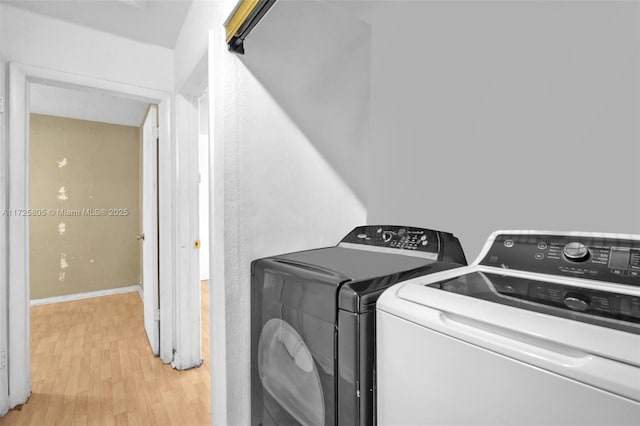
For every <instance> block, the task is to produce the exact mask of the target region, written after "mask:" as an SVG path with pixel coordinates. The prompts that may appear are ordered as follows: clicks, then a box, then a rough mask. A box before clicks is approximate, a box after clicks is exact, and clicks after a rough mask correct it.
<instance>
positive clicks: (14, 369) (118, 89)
mask: <svg viewBox="0 0 640 426" xmlns="http://www.w3.org/2000/svg"><path fill="white" fill-rule="evenodd" d="M8 77H9V78H8V80H9V126H8V127H9V137H8V149H9V153H8V161H7V162H3V163H0V176H3V175H4V174H5V171H6V169H7V168H8V173H6V175H7V176H8V185H7V187H6V190H8V209H28V208H29V190H30V189H29V167H30V165H29V85H30V83H32V82H35V83H44V84H51V85H57V86H62V87H72V88H73V87H76V88H77V87H81V88H84V89H87V88H88V89H89V90H93V91H97V92H101V93H109V94H115V95H118V96H121V97H125V98H129V99H136V100H140V101H144V102H148V103H155V104H158V112H159V120H160V123H159V124H160V130H159V134H160V144H159V147H158V148H159V153H158V157H159V180H158V186H159V200H158V201H159V206H158V210H159V232H160V241H159V244H160V250H159V251H160V253H159V259H160V292H161V294H165V295H169V296H168V297H161V299H160V324H161V326H160V357H161V359H162V361H163V362H165V363H169V362H171V361H172V360H173V346H174V345H173V343H174V304H173V301H174V299H173V297H171V295H172V294H174V293H173V290H174V285H175V268H174V265H173V259H175V243H174V241H175V222H176V220H175V219H176V214H175V189H176V184H175V182H176V173H177V167H176V164H175V158H176V155H175V153H176V149H175V141H174V138H173V137H172V136H173V135H172V133H171V132H172V126H171V119H172V111H173V102H172V101H173V99H172V96H171V94H170V93H167V92H163V91H159V90H154V89H147V88H143V87H137V86H130V85H127V84H122V83H117V82H113V81H107V80H101V79H95V78H91V77H86V76H80V75H75V74H70V73H65V72H60V71H55V70H50V69H46V68H40V67H35V66H32V65H25V64H20V63H16V62H12V63H10V64H9V75H8ZM4 192H5V188H0V195H5V194H3V193H4ZM0 258H3V259H7V265H8V266H9V268H8V277H7V278H8V281H7V287H8V293H9V295H8V298H7V299H6V302H7V304H8V314H9V318H8V360H7V361H8V380H9V404H10V408H14V407H15V406H17V405H19V404H24V403H25V402H26V401H27V399H28V398H29V396H30V394H31V361H30V351H29V345H30V332H29V328H30V327H29V309H30V306H29V305H30V300H29V221H28V217H26V216H12V217H9V218H8V244H7V246H6V247H3V246H2V245H0ZM0 278H1V277H0ZM0 303H1V302H0ZM0 311H2V309H0Z"/></svg>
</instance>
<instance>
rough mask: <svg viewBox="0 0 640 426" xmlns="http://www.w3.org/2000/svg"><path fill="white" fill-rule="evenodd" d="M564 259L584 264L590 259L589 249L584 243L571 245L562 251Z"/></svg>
mask: <svg viewBox="0 0 640 426" xmlns="http://www.w3.org/2000/svg"><path fill="white" fill-rule="evenodd" d="M562 252H563V253H564V257H566V258H567V260H570V261H572V262H583V261H585V260H587V259H588V258H589V249H588V248H587V246H585V245H584V244H582V243H577V242H573V243H569V244H567V245H565V246H564V249H563V250H562Z"/></svg>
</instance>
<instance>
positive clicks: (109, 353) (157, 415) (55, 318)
mask: <svg viewBox="0 0 640 426" xmlns="http://www.w3.org/2000/svg"><path fill="white" fill-rule="evenodd" d="M201 289H202V292H201V294H202V337H203V342H202V347H203V359H204V363H203V365H202V366H201V367H200V368H196V369H192V370H188V371H176V370H174V369H173V368H172V367H171V366H170V365H163V364H162V361H161V360H160V359H159V358H157V357H154V356H153V355H152V354H151V350H150V348H149V344H148V341H147V337H146V335H145V332H144V325H143V320H142V309H143V307H142V301H141V300H140V297H139V295H138V294H136V293H125V294H119V295H113V296H104V297H97V298H92V299H84V300H79V301H73V302H65V303H57V304H51V305H44V306H37V307H32V308H31V363H32V376H31V384H32V390H33V393H32V395H31V398H30V399H29V402H28V403H27V404H25V405H24V406H22V407H21V408H20V409H16V410H13V411H11V412H9V413H7V415H6V416H4V417H2V418H0V426H8V425H12V426H13V425H38V426H39V425H94V424H95V425H188V426H191V425H193V426H196V425H209V424H210V423H211V420H210V419H211V408H210V407H211V399H210V387H211V384H210V369H209V291H208V283H207V282H206V281H203V282H202V283H201Z"/></svg>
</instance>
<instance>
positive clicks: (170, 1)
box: [0, 0, 192, 49]
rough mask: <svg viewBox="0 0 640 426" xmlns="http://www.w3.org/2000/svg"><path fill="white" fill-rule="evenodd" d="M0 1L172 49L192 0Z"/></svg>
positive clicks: (0, 0) (0, 1)
mask: <svg viewBox="0 0 640 426" xmlns="http://www.w3.org/2000/svg"><path fill="white" fill-rule="evenodd" d="M0 3H5V4H10V5H12V6H16V7H20V8H23V9H27V10H30V11H32V12H35V13H38V14H41V15H46V16H50V17H52V18H56V19H61V20H64V21H68V22H73V23H76V24H79V25H83V26H86V27H90V28H94V29H97V30H101V31H105V32H108V33H111V34H115V35H119V36H122V37H126V38H129V39H132V40H136V41H140V42H143V43H149V44H155V45H158V46H163V47H167V48H170V49H173V47H174V46H175V44H176V40H177V39H178V34H179V33H180V29H181V28H182V24H183V22H184V18H185V16H186V14H187V11H188V10H189V7H190V6H191V3H192V0H0Z"/></svg>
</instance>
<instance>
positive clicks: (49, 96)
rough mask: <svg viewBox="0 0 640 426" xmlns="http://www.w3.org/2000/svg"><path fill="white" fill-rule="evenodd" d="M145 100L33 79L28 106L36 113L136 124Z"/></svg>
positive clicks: (144, 109)
mask: <svg viewBox="0 0 640 426" xmlns="http://www.w3.org/2000/svg"><path fill="white" fill-rule="evenodd" d="M148 105H149V104H148V103H146V102H141V101H135V100H133V99H125V98H122V97H116V96H110V95H108V94H105V93H97V92H95V93H94V92H88V91H86V90H79V89H71V88H64V87H56V86H49V85H44V84H37V83H32V84H31V85H30V87H29V110H30V112H32V113H36V114H45V115H54V116H57V117H67V118H76V119H78V120H88V121H99V122H102V123H111V124H120V125H123V126H134V127H138V126H140V125H141V123H142V120H143V119H144V117H145V114H146V113H147V107H148Z"/></svg>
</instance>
